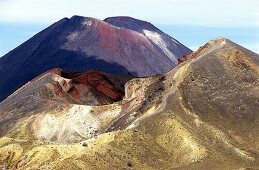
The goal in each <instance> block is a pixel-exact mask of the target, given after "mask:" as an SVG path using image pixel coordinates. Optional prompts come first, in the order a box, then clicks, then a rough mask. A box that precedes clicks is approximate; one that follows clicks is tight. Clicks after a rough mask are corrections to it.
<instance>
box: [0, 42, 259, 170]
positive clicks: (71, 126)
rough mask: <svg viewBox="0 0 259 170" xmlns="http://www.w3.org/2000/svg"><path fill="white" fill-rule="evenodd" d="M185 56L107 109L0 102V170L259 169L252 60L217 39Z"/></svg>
mask: <svg viewBox="0 0 259 170" xmlns="http://www.w3.org/2000/svg"><path fill="white" fill-rule="evenodd" d="M190 56H191V57H190ZM190 56H189V57H185V58H186V59H184V60H185V61H183V62H182V63H181V64H179V65H177V66H176V67H174V68H173V69H171V70H170V71H169V72H168V73H166V74H160V75H157V76H153V77H147V78H134V79H131V80H129V81H128V82H127V83H126V85H125V96H124V98H123V100H121V101H118V102H115V103H113V104H109V105H104V106H89V105H78V104H74V103H71V102H69V101H62V102H60V101H59V100H58V99H57V98H55V99H53V101H52V102H54V103H56V106H53V107H51V106H50V107H45V106H40V107H38V108H33V107H32V108H30V109H28V110H26V111H24V110H23V109H24V108H26V107H27V108H28V107H30V106H31V105H32V103H25V104H23V105H21V104H19V102H18V101H19V100H18V99H17V100H14V101H13V102H12V104H13V105H12V107H10V106H7V105H4V102H3V103H1V104H0V110H1V111H2V112H0V113H1V114H0V125H1V126H0V127H1V130H0V135H1V137H2V138H0V165H1V167H2V168H10V169H12V168H21V169H37V168H45V169H47V168H48V169H66V168H71V167H73V168H74V169H85V168H89V169H174V168H176V169H245V168H255V169H256V168H259V151H258V150H259V142H258V139H259V133H258V132H259V114H258V110H259V56H258V54H256V53H253V52H251V51H249V50H247V49H245V48H243V47H241V46H239V45H237V44H235V43H233V42H231V41H229V40H227V39H225V38H217V39H215V40H212V41H210V42H208V43H207V44H206V45H205V46H204V47H203V48H201V49H199V51H197V52H194V53H193V54H192V55H190ZM28 88H29V87H28ZM21 90H22V91H23V90H25V88H24V89H21ZM20 93H21V92H20ZM28 95H29V94H28ZM11 97H12V96H11ZM41 98H42V96H38V99H37V98H35V100H34V101H31V102H37V100H42V99H41ZM10 117H12V118H10Z"/></svg>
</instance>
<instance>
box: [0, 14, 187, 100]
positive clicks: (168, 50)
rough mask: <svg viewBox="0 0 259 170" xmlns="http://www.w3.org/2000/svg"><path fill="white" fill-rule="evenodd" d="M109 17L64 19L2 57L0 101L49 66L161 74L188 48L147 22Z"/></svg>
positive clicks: (46, 69)
mask: <svg viewBox="0 0 259 170" xmlns="http://www.w3.org/2000/svg"><path fill="white" fill-rule="evenodd" d="M111 19H112V18H111ZM111 19H109V20H108V19H107V22H105V21H101V20H98V19H94V18H86V17H80V16H74V17H72V18H70V19H68V18H64V19H62V20H60V21H58V22H56V23H54V24H53V25H51V26H50V27H48V28H46V29H45V30H43V31H41V32H40V33H38V34H36V35H35V36H33V37H32V38H31V39H29V40H28V41H26V42H25V43H23V44H21V45H20V46H18V47H17V48H16V49H14V50H12V51H11V52H9V53H8V54H6V55H5V56H3V57H2V58H1V59H0V77H1V81H0V92H1V93H0V94H1V95H0V101H2V100H3V99H5V98H6V97H7V96H8V95H10V94H11V93H13V92H14V91H15V90H17V89H18V88H19V87H21V86H22V85H24V84H25V83H26V82H28V81H30V80H32V79H33V78H34V77H36V76H38V75H40V74H42V73H44V72H46V71H48V70H51V69H53V68H61V69H64V70H71V71H76V72H81V71H87V70H91V69H98V70H100V71H103V72H107V73H112V74H125V73H131V74H132V75H135V76H150V75H154V74H158V73H165V72H167V71H168V70H169V69H171V68H172V67H173V66H174V65H176V64H177V58H179V57H182V56H183V55H185V54H188V53H190V52H191V50H189V49H188V48H187V47H185V46H183V45H182V44H180V43H179V42H178V41H176V40H174V39H172V38H171V37H170V36H168V35H166V34H164V33H162V32H161V31H159V30H158V29H157V28H155V27H154V26H153V25H151V24H149V23H147V22H144V21H140V20H136V19H133V18H130V20H129V18H128V19H126V20H125V21H116V23H117V24H118V23H120V22H121V25H122V27H115V26H113V25H115V24H114V23H115V22H113V25H112V24H109V23H108V22H111ZM115 19H116V17H115ZM127 23H128V29H127V28H125V27H126V26H127ZM142 23H147V24H146V25H145V24H142ZM123 25H126V26H123ZM130 26H132V27H130ZM133 28H134V29H133ZM141 30H144V31H142V32H141ZM145 30H146V31H145ZM136 31H138V32H136ZM152 33H155V34H152ZM152 35H155V36H152ZM165 37H166V38H165Z"/></svg>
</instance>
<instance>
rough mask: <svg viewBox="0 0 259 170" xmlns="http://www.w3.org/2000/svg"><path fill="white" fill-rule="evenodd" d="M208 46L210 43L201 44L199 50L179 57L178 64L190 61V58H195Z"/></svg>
mask: <svg viewBox="0 0 259 170" xmlns="http://www.w3.org/2000/svg"><path fill="white" fill-rule="evenodd" d="M207 46H208V44H205V45H204V46H201V47H200V48H199V49H198V50H196V51H194V52H192V53H190V54H187V55H184V56H183V57H182V58H178V63H177V65H179V64H181V63H183V62H185V61H188V60H191V59H193V58H195V57H196V56H197V55H198V54H199V53H200V52H201V51H202V50H203V49H204V48H206V47H207Z"/></svg>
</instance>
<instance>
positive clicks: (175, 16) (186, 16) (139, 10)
mask: <svg viewBox="0 0 259 170" xmlns="http://www.w3.org/2000/svg"><path fill="white" fill-rule="evenodd" d="M73 15H82V16H90V17H95V18H99V19H104V18H106V17H109V16H132V17H135V18H138V19H142V20H146V21H149V22H151V23H153V24H154V25H155V26H157V27H158V28H160V29H161V30H163V31H164V32H166V33H168V34H169V35H171V36H172V37H174V38H175V39H177V40H179V41H180V42H181V43H183V44H184V45H186V46H188V47H189V48H191V49H192V50H195V49H196V48H198V47H199V46H201V45H204V44H205V43H206V42H208V41H209V40H211V39H215V38H217V37H219V36H223V37H226V38H229V39H230V40H232V41H234V42H236V43H238V44H240V45H242V46H244V47H246V48H248V49H250V50H252V51H255V52H257V53H259V19H258V18H259V1H258V0H245V1H244V0H210V1H204V0H159V1H154V0H130V1H121V0H109V1H105V0H94V1H93V0H37V1H36V0H0V16H1V17H0V56H3V55H4V54H6V53H7V52H9V51H10V50H12V49H14V48H15V47H17V46H18V45H19V44H21V43H22V42H24V41H25V40H27V39H29V38H30V37H31V36H33V35H34V34H36V33H37V32H39V31H41V30H42V29H44V28H46V27H47V26H49V25H51V24H52V23H54V22H56V21H58V20H59V19H61V18H63V17H71V16H73Z"/></svg>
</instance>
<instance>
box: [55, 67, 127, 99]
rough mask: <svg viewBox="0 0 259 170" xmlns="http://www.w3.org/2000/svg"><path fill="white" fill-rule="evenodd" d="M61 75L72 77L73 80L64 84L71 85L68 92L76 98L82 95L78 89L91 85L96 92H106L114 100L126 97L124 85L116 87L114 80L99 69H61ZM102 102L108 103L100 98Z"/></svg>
mask: <svg viewBox="0 0 259 170" xmlns="http://www.w3.org/2000/svg"><path fill="white" fill-rule="evenodd" d="M60 75H61V76H62V77H64V78H67V79H72V81H71V82H64V86H65V87H66V86H68V87H69V89H68V91H67V92H68V93H69V94H70V95H72V96H73V97H74V98H78V97H80V93H78V91H81V90H82V88H85V87H89V88H90V89H91V91H92V92H94V93H95V92H99V93H101V94H104V95H105V96H106V97H108V98H110V99H111V100H113V101H119V100H121V99H122V98H123V97H124V86H123V89H118V88H116V87H115V84H114V83H113V82H112V80H111V79H109V78H108V77H107V76H106V75H105V74H103V73H102V72H100V71H98V70H90V71H87V72H81V73H73V72H65V71H61V72H60ZM120 87H121V86H120ZM98 101H99V100H98ZM100 103H103V104H106V102H105V101H103V100H100Z"/></svg>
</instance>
